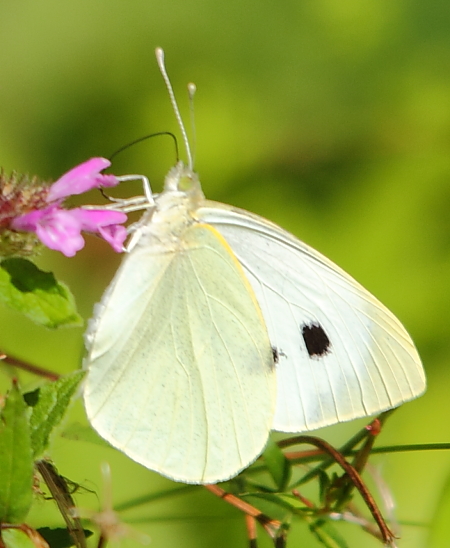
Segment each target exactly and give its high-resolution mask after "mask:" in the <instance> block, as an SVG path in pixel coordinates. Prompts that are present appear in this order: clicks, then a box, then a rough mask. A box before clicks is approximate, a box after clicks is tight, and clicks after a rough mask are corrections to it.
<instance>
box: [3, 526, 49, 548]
mask: <svg viewBox="0 0 450 548" xmlns="http://www.w3.org/2000/svg"><path fill="white" fill-rule="evenodd" d="M2 539H3V541H4V542H5V546H6V548H37V547H36V544H34V542H33V540H32V539H31V538H30V537H29V535H27V533H26V532H25V531H23V530H21V529H5V530H4V531H2ZM52 548H53V547H52Z"/></svg>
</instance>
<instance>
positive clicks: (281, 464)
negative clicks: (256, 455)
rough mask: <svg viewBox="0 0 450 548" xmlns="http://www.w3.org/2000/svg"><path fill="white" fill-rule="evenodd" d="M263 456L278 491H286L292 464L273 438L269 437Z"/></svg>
mask: <svg viewBox="0 0 450 548" xmlns="http://www.w3.org/2000/svg"><path fill="white" fill-rule="evenodd" d="M263 456H264V461H265V463H266V466H267V469H268V470H269V472H270V475H271V476H272V479H273V481H274V482H275V485H276V486H277V489H278V491H284V490H285V489H286V487H287V484H288V483H289V480H290V477H291V465H290V464H289V461H288V459H287V458H286V457H285V456H284V454H283V451H281V449H280V448H279V447H278V445H277V444H276V443H275V442H274V441H273V440H272V438H270V439H269V442H268V444H267V446H266V449H265V450H264V453H263Z"/></svg>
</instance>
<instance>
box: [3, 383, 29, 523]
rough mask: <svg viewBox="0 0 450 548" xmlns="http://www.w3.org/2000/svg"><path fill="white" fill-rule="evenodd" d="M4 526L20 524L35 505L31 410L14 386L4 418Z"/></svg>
mask: <svg viewBox="0 0 450 548" xmlns="http://www.w3.org/2000/svg"><path fill="white" fill-rule="evenodd" d="M0 421H1V422H0V522H7V523H20V522H22V521H24V519H25V518H26V516H27V514H28V511H29V509H30V506H31V503H32V487H33V460H32V458H31V442H30V430H29V426H28V410H27V406H26V405H25V402H24V401H23V398H22V394H21V393H20V392H19V389H18V387H17V385H16V384H15V383H14V384H13V386H12V389H11V391H10V392H9V394H8V395H7V397H6V400H5V407H4V408H3V411H2V414H1V417H0Z"/></svg>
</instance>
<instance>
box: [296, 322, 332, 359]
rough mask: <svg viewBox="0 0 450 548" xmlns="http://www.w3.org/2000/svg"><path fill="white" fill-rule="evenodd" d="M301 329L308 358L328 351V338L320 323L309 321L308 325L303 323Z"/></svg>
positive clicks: (319, 355) (329, 344) (322, 354)
mask: <svg viewBox="0 0 450 548" xmlns="http://www.w3.org/2000/svg"><path fill="white" fill-rule="evenodd" d="M301 330H302V336H303V340H304V341H305V345H306V350H307V351H308V354H309V357H310V358H312V357H314V356H316V357H318V358H320V357H321V356H324V355H325V354H328V353H329V352H330V347H331V343H330V339H329V338H328V336H327V334H326V333H325V331H324V329H323V327H322V326H321V325H319V324H318V323H316V322H311V323H310V324H309V325H307V324H303V326H302V328H301Z"/></svg>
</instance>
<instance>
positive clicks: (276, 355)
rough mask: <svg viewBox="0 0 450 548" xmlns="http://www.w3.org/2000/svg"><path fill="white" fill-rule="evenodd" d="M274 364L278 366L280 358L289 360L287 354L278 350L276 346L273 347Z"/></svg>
mask: <svg viewBox="0 0 450 548" xmlns="http://www.w3.org/2000/svg"><path fill="white" fill-rule="evenodd" d="M272 355H273V363H274V364H275V365H276V364H277V363H278V362H279V361H280V357H281V356H283V357H284V358H287V356H286V354H285V353H284V352H283V351H282V350H278V348H277V347H276V346H272Z"/></svg>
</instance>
